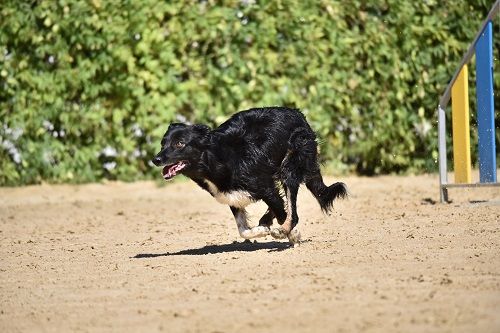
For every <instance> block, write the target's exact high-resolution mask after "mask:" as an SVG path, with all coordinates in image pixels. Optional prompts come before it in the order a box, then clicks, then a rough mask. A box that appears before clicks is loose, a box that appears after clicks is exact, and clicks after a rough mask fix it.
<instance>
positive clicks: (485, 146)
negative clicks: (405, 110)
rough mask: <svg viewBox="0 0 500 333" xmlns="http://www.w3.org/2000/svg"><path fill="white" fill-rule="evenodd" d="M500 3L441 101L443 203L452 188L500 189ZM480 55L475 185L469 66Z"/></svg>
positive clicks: (471, 47)
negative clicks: (499, 128) (498, 124)
mask: <svg viewBox="0 0 500 333" xmlns="http://www.w3.org/2000/svg"><path fill="white" fill-rule="evenodd" d="M499 9H500V0H496V1H495V4H494V5H493V7H492V8H491V10H490V12H489V13H488V17H487V18H486V19H485V20H484V22H483V24H482V25H481V29H479V31H478V33H477V34H476V37H475V38H474V41H473V42H472V43H471V45H470V46H469V49H468V50H467V53H466V54H465V56H464V57H463V59H462V62H461V63H460V66H459V67H458V69H457V70H456V72H455V74H454V75H453V78H452V79H451V81H450V83H449V84H448V86H447V87H446V90H445V92H444V94H443V96H442V97H441V99H440V100H439V105H438V135H439V137H438V140H439V189H440V200H441V202H448V201H449V200H448V189H450V188H456V187H489V186H498V187H500V183H498V182H497V165H496V148H495V107H494V99H493V27H492V26H493V23H492V20H493V18H494V17H496V16H497V15H498V12H499ZM474 53H475V55H476V102H477V130H478V148H479V149H478V152H479V183H472V177H471V157H470V129H469V87H468V67H467V64H468V63H469V61H470V60H471V58H472V56H473V55H474ZM450 98H451V109H452V110H451V114H452V115H451V116H452V128H453V167H454V169H453V170H454V173H455V182H454V183H449V182H448V173H447V170H448V167H447V157H446V111H445V110H446V107H447V106H448V102H449V101H450Z"/></svg>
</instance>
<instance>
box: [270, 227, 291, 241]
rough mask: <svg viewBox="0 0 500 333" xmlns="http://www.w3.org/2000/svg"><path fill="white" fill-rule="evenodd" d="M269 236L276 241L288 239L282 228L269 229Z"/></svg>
mask: <svg viewBox="0 0 500 333" xmlns="http://www.w3.org/2000/svg"><path fill="white" fill-rule="evenodd" d="M271 236H273V238H276V239H285V238H287V237H288V234H287V233H286V232H285V230H284V229H283V228H274V229H271Z"/></svg>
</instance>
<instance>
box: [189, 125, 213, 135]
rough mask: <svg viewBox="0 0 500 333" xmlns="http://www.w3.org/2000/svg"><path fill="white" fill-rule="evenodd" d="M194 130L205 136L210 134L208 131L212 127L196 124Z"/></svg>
mask: <svg viewBox="0 0 500 333" xmlns="http://www.w3.org/2000/svg"><path fill="white" fill-rule="evenodd" d="M193 131H194V132H196V133H198V134H200V135H202V136H205V135H207V134H208V132H210V127H208V126H207V125H201V124H195V125H193Z"/></svg>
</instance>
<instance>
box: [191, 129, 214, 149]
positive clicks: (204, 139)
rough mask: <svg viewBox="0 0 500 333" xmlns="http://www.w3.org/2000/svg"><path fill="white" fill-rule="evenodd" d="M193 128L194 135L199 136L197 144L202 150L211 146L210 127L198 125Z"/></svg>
mask: <svg viewBox="0 0 500 333" xmlns="http://www.w3.org/2000/svg"><path fill="white" fill-rule="evenodd" d="M192 128H193V133H195V134H196V135H197V136H198V141H197V144H198V145H199V147H200V148H201V147H206V146H207V145H210V137H211V135H210V127H208V126H207V125H200V124H196V125H193V126H192Z"/></svg>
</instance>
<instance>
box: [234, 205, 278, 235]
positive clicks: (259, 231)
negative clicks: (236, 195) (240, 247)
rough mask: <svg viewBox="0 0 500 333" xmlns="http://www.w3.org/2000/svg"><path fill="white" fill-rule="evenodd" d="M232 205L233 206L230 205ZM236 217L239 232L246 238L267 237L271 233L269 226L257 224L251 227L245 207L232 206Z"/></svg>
mask: <svg viewBox="0 0 500 333" xmlns="http://www.w3.org/2000/svg"><path fill="white" fill-rule="evenodd" d="M230 207H231V206H230ZM231 211H232V212H233V215H234V219H235V220H236V225H237V226H238V232H239V233H240V236H241V237H243V238H245V239H250V238H258V237H266V236H267V235H269V234H270V232H271V231H270V230H269V227H266V226H262V225H259V226H256V227H253V228H250V227H249V226H248V222H247V212H246V211H245V209H243V208H236V207H231Z"/></svg>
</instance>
